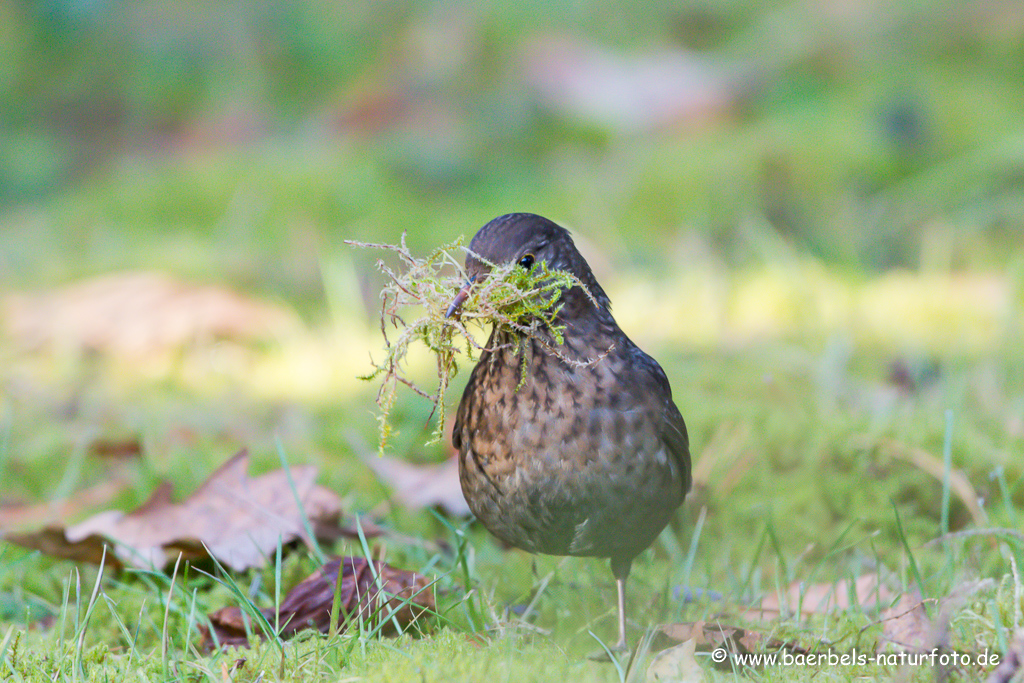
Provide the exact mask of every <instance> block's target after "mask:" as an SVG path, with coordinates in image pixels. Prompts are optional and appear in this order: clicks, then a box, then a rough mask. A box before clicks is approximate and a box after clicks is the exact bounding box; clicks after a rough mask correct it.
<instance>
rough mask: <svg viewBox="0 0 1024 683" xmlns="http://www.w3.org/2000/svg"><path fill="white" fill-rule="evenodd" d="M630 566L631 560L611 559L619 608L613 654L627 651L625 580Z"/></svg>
mask: <svg viewBox="0 0 1024 683" xmlns="http://www.w3.org/2000/svg"><path fill="white" fill-rule="evenodd" d="M632 565H633V558H629V559H626V560H623V559H622V558H619V557H613V558H612V574H614V575H615V588H616V591H617V592H618V606H619V640H618V642H616V643H615V645H614V646H613V647H612V648H611V649H612V651H613V652H625V651H626V650H627V649H629V646H628V645H627V644H626V579H628V578H629V570H630V568H631V567H632Z"/></svg>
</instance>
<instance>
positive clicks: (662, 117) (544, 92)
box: [524, 36, 741, 133]
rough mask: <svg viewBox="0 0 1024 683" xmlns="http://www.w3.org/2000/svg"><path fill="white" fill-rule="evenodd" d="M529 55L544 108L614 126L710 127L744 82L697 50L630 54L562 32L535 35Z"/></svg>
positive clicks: (532, 82) (529, 73) (532, 81)
mask: <svg viewBox="0 0 1024 683" xmlns="http://www.w3.org/2000/svg"><path fill="white" fill-rule="evenodd" d="M525 61H526V63H525V65H524V67H525V68H524V73H525V78H526V82H527V84H528V85H529V86H530V88H531V89H533V90H534V91H536V93H537V96H538V98H539V100H540V101H541V103H542V105H543V106H545V107H547V108H549V109H551V110H553V111H556V112H558V113H559V114H561V115H563V116H567V117H569V118H572V119H576V120H584V121H587V122H588V123H591V124H594V125H598V126H601V127H604V128H607V129H609V130H612V131H615V132H630V133H631V132H636V131H644V130H654V129H659V128H664V127H669V126H693V127H699V126H702V125H706V124H707V122H708V121H709V120H712V119H714V118H717V117H718V116H720V115H722V114H723V112H725V111H727V110H728V109H729V108H730V107H731V106H732V104H733V103H734V102H735V99H736V97H737V95H738V82H739V80H741V79H740V76H739V74H738V73H736V72H731V71H728V70H727V69H726V68H725V67H723V66H722V65H721V64H716V63H715V62H714V61H713V60H711V59H708V58H705V57H703V56H701V55H699V54H696V53H692V52H686V51H683V50H661V51H653V52H647V53H645V54H626V53H622V52H616V51H613V50H610V49H607V48H604V47H602V46H599V45H597V44H594V43H586V42H582V41H579V40H574V39H570V38H563V37H559V36H546V37H541V38H538V39H535V40H534V41H533V42H532V43H531V44H530V45H529V47H528V52H527V55H526V60H525Z"/></svg>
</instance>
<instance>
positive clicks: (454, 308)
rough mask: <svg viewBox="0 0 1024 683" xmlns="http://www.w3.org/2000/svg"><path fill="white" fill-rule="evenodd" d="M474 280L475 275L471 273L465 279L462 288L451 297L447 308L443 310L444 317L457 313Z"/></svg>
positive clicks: (467, 296) (466, 297)
mask: <svg viewBox="0 0 1024 683" xmlns="http://www.w3.org/2000/svg"><path fill="white" fill-rule="evenodd" d="M475 281H476V275H473V276H471V277H470V278H469V279H468V280H466V284H464V285H462V289H460V290H459V293H458V294H456V295H455V298H454V299H452V302H451V304H450V305H449V306H448V310H447V311H445V313H444V317H445V318H450V317H452V316H453V315H455V314H456V313H458V311H459V309H460V308H462V304H464V303H466V299H468V298H469V290H470V289H471V288H472V287H473V283H474V282H475Z"/></svg>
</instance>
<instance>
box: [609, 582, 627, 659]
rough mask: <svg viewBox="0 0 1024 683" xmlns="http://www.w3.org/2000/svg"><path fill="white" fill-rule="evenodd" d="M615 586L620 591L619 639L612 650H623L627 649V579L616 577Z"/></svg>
mask: <svg viewBox="0 0 1024 683" xmlns="http://www.w3.org/2000/svg"><path fill="white" fill-rule="evenodd" d="M615 588H617V589H618V591H619V641H618V642H617V643H615V645H613V646H612V650H614V651H617V652H622V651H624V650H625V649H626V579H619V578H616V579H615Z"/></svg>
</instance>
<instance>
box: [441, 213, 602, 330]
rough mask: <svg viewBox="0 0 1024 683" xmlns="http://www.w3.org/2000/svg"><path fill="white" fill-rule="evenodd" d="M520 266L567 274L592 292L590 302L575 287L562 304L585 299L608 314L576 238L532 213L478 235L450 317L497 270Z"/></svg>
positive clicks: (507, 219) (492, 225) (495, 222)
mask: <svg viewBox="0 0 1024 683" xmlns="http://www.w3.org/2000/svg"><path fill="white" fill-rule="evenodd" d="M512 263H514V264H516V267H518V268H523V269H525V270H531V269H532V268H533V267H534V266H535V265H538V264H541V263H544V264H546V265H547V268H548V270H549V271H556V270H559V271H565V272H567V273H570V274H572V275H574V276H575V277H576V278H577V279H578V280H579V281H580V282H582V283H583V284H584V285H585V286H586V288H587V289H588V290H589V292H590V295H591V296H592V297H593V300H590V297H588V296H587V295H586V294H585V293H584V292H583V291H582V290H580V287H578V286H577V287H573V288H571V289H570V290H568V291H565V292H563V293H562V299H563V301H562V303H563V304H564V303H570V302H568V301H565V299H567V298H576V296H578V297H582V298H583V299H586V300H587V305H589V306H590V307H595V306H596V307H599V308H603V309H605V310H607V309H608V307H609V302H608V296H607V295H606V294H605V293H604V290H603V289H601V285H599V284H598V283H597V280H596V279H595V278H594V274H593V272H592V271H591V270H590V266H589V265H588V264H587V262H586V260H585V259H584V258H583V256H582V255H581V254H580V252H579V250H577V249H576V245H575V244H574V243H573V241H572V236H571V235H570V234H569V231H568V230H566V229H565V228H563V227H561V226H560V225H557V224H556V223H554V222H552V221H550V220H548V219H547V218H544V217H543V216H538V215H536V214H532V213H510V214H506V215H504V216H499V217H497V218H495V219H494V220H492V221H490V222H489V223H487V224H486V225H484V226H483V227H482V228H480V230H478V231H477V233H476V235H475V236H474V237H473V241H472V242H470V243H469V254H468V255H467V256H466V275H467V276H468V280H467V282H466V284H465V285H464V286H463V287H462V289H461V290H460V291H459V293H458V294H457V295H456V296H455V298H454V299H453V300H452V303H451V305H450V306H449V307H448V311H447V316H448V317H451V316H452V315H454V314H455V313H456V312H457V311H458V310H459V308H460V307H461V306H462V304H463V303H464V302H465V300H466V298H467V297H468V296H469V292H470V289H471V288H472V287H473V285H474V284H476V283H480V282H483V280H484V279H485V278H486V277H487V275H488V274H489V273H490V272H491V268H492V264H493V266H504V265H507V264H512Z"/></svg>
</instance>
